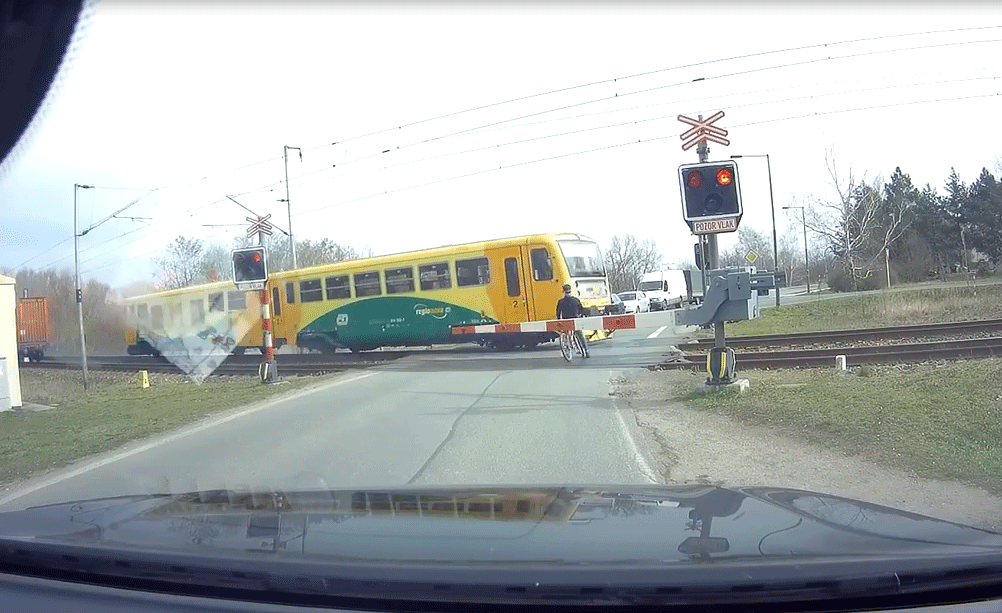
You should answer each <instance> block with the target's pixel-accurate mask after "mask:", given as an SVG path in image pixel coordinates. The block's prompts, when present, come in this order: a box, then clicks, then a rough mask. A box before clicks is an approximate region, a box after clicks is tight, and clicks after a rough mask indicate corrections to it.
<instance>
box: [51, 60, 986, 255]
mask: <svg viewBox="0 0 1002 613" xmlns="http://www.w3.org/2000/svg"><path fill="white" fill-rule="evenodd" d="M989 78H991V79H994V78H997V77H980V78H970V79H955V80H942V81H934V82H924V83H908V84H895V85H890V86H886V87H880V88H865V89H861V90H850V91H841V92H829V93H824V94H816V95H813V96H807V97H809V98H815V97H825V96H836V95H848V94H852V93H859V92H866V91H875V90H886V89H897V88H901V87H919V86H923V85H936V84H944V83H950V82H957V81H971V80H975V81H976V80H986V79H989ZM992 95H994V94H988V95H987V96H992ZM976 97H985V96H968V97H955V98H947V99H937V100H931V101H909V102H903V103H892V104H887V105H880V106H876V107H859V108H855V109H844V110H840V111H831V112H825V113H815V114H813V115H812V114H807V115H803V116H794V117H790V118H789V119H798V118H804V117H811V116H815V115H825V114H832V113H843V112H853V111H856V110H866V109H869V108H886V107H891V106H900V105H908V104H921V103H924V102H936V101H946V100H964V99H969V98H976ZM795 99H801V98H795ZM788 100H790V99H787V100H779V102H783V101H788ZM776 102H777V101H776V100H770V101H761V102H757V103H749V104H747V105H741V106H756V105H763V104H774V103H776ZM673 117H674V116H661V117H651V118H643V119H639V120H634V121H629V122H623V123H618V124H612V125H606V126H596V127H590V128H584V129H580V130H574V131H570V132H564V133H559V134H553V135H545V136H539V137H534V138H530V139H523V140H520V141H513V142H510V143H499V144H495V145H490V146H486V147H480V148H476V149H470V150H466V151H460V152H452V153H447V154H442V155H438V156H431V157H429V158H424V159H421V160H411V161H408V162H402V163H400V164H395V165H393V166H390V167H397V166H404V165H408V164H413V163H418V162H423V161H429V160H433V159H439V158H443V157H450V156H455V155H460V154H465V153H471V152H476V151H483V150H488V149H495V148H499V147H503V146H507V145H513V144H523V143H526V142H531V141H537V140H542V139H547V138H554V137H560V136H567V135H573V134H579V133H582V132H590V131H596V130H601V129H609V128H616V127H623V126H626V125H634V124H638V123H646V122H651V121H657V120H665V119H672V118H673ZM767 121H779V119H774V120H767ZM754 123H756V122H752V123H745V124H739V125H737V126H733V127H741V126H746V125H754ZM615 146H621V145H614V147H615ZM599 150H601V149H596V150H594V151H599ZM591 151H593V150H587V151H584V152H580V153H587V152H591ZM565 155H576V153H572V154H565ZM558 157H560V156H558ZM548 159H555V158H543V159H541V160H536V161H545V160H548ZM534 162H535V161H530V162H524V163H519V164H514V165H511V166H503V167H501V168H496V169H495V168H491V169H488V170H487V171H477V172H474V173H470V174H464V175H459V176H457V177H454V178H456V179H458V178H465V177H469V176H474V175H477V174H482V173H483V172H488V171H491V172H492V171H494V170H500V169H502V168H511V167H515V166H520V165H523V164H527V163H534ZM387 168H389V167H387ZM363 172H364V171H363ZM344 176H347V175H339V176H338V177H328V178H325V179H320V180H318V181H323V180H330V179H334V178H342V177H344ZM452 179H453V178H447V179H442V180H436V181H432V182H427V183H422V184H420V185H417V186H409V187H406V188H401V189H400V190H391V191H389V192H380V193H377V194H372V195H369V196H363V197H361V198H359V199H353V200H348V201H344V202H341V203H338V204H337V205H340V204H347V203H351V202H357V201H360V200H367V199H369V198H372V197H375V196H379V195H384V194H390V193H395V192H397V191H404V190H409V189H414V188H416V187H423V186H428V185H433V184H435V183H440V182H443V181H448V180H452ZM318 181H309V182H306V183H303V184H297V185H300V186H301V185H307V184H310V183H314V182H318ZM220 202H223V201H222V200H218V201H216V202H214V203H210V205H206V206H203V207H199V208H207V207H208V206H211V205H213V204H218V203H220ZM337 205H328V206H325V207H320V208H317V209H310V210H307V211H302V212H300V213H296V214H295V215H299V214H304V213H309V212H313V211H316V210H322V209H323V208H329V207H330V206H337ZM179 216H180V214H179V215H175V216H172V217H171V218H175V217H179ZM171 218H167V219H165V220H162V221H168V220H169V219H171ZM144 229H147V228H137V229H134V230H130V231H129V232H125V233H123V234H122V235H119V236H118V237H115V238H113V239H109V241H105V243H104V244H105V245H106V244H107V243H108V242H111V241H113V240H116V239H117V238H121V237H122V236H125V235H129V234H132V233H134V232H137V231H139V230H144ZM154 233H155V232H152V231H151V232H149V233H147V234H144V235H143V236H141V237H139V238H137V239H135V240H133V241H130V242H129V243H126V244H124V245H120V246H119V248H121V247H125V246H128V245H130V244H133V243H135V242H137V241H138V240H142V239H144V238H146V237H148V236H151V235H153V234H154ZM92 248H93V247H92ZM92 248H90V249H92ZM103 256H104V254H99V255H97V256H95V257H93V258H90V259H87V260H84V262H83V263H85V264H86V263H87V262H91V261H94V260H96V259H99V258H101V257H103ZM63 259H65V258H63Z"/></svg>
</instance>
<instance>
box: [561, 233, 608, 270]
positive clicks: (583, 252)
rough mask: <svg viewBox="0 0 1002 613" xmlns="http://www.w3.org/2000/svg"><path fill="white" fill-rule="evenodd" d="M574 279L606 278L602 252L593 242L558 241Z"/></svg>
mask: <svg viewBox="0 0 1002 613" xmlns="http://www.w3.org/2000/svg"><path fill="white" fill-rule="evenodd" d="M558 242H559V243H560V250H561V251H563V252H564V259H565V260H566V261H567V268H569V269H570V272H571V276H572V277H604V276H605V266H604V265H603V264H602V252H601V251H600V250H599V248H598V244H597V243H593V242H591V241H558Z"/></svg>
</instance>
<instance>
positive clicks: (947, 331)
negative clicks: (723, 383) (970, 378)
mask: <svg viewBox="0 0 1002 613" xmlns="http://www.w3.org/2000/svg"><path fill="white" fill-rule="evenodd" d="M982 332H1002V319H983V320H979V321H959V322H951V323H945V324H918V325H911V326H888V327H884V328H865V329H862V330H832V331H828V332H797V333H791V334H767V335H757V336H734V337H729V338H728V339H727V345H728V346H729V347H767V346H772V345H786V344H794V343H826V342H850V341H869V340H881V339H895V338H909V337H913V336H914V337H936V336H950V335H956V334H975V333H982ZM693 346H695V347H699V348H701V349H702V348H709V347H712V346H713V339H712V338H708V339H699V340H698V341H695V342H692V343H686V344H685V347H686V348H689V347H693ZM843 353H844V352H843Z"/></svg>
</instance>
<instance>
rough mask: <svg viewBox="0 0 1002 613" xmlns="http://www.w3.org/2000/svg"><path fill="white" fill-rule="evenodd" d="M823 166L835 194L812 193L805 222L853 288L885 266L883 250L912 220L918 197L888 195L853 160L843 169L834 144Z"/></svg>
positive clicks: (878, 182) (878, 181)
mask: <svg viewBox="0 0 1002 613" xmlns="http://www.w3.org/2000/svg"><path fill="white" fill-rule="evenodd" d="M825 167H826V168H827V170H828V176H829V177H830V179H831V180H830V182H829V185H831V187H832V188H833V189H834V193H835V199H831V200H829V199H818V198H811V199H810V202H809V205H808V206H809V208H808V215H807V227H808V229H809V230H811V231H812V232H814V233H815V234H818V235H820V236H821V237H823V238H824V239H825V240H826V242H828V243H829V244H830V246H831V248H832V251H833V252H834V253H835V255H836V256H837V257H838V259H839V261H840V263H841V265H842V267H843V269H844V272H845V274H846V275H848V276H850V277H851V279H852V282H853V287H855V286H856V285H857V284H858V282H859V281H860V280H862V279H866V278H868V277H870V276H871V275H872V274H874V272H876V271H878V270H880V269H881V268H882V265H883V260H882V258H883V257H884V251H885V250H886V249H887V248H888V246H889V245H890V244H891V243H892V242H894V241H895V240H897V239H898V238H899V237H900V236H901V234H902V233H903V232H904V231H905V230H906V229H907V228H908V226H909V224H910V216H909V212H910V211H909V209H910V207H911V206H912V205H913V204H914V202H912V201H911V200H910V199H908V198H884V197H883V195H882V189H881V188H882V185H881V180H880V178H879V177H878V178H876V179H875V180H874V181H873V182H872V183H871V182H867V180H866V176H865V175H864V176H862V177H857V176H856V175H855V173H854V171H853V169H852V166H851V165H850V166H849V168H848V169H847V170H846V171H845V172H842V171H840V170H839V168H838V165H837V163H836V160H835V152H834V149H832V150H829V151H827V152H826V153H825Z"/></svg>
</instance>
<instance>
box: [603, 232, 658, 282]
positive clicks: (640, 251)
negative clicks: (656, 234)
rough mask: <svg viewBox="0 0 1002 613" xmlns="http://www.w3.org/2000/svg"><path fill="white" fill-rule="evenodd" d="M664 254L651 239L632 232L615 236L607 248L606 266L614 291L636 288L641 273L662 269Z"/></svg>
mask: <svg viewBox="0 0 1002 613" xmlns="http://www.w3.org/2000/svg"><path fill="white" fill-rule="evenodd" d="M663 262H664V254H662V253H661V250H659V249H658V248H657V245H655V244H654V241H652V240H650V239H646V240H643V241H641V240H638V239H637V237H636V236H634V235H632V234H623V235H616V236H613V237H612V239H611V240H610V241H609V246H608V247H607V248H606V250H605V268H606V275H607V276H608V279H609V285H610V286H611V287H612V291H614V292H625V291H628V290H632V289H636V288H637V283H638V282H639V281H640V277H641V275H643V274H644V273H645V272H651V271H655V270H660V268H661V266H662V264H663Z"/></svg>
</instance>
